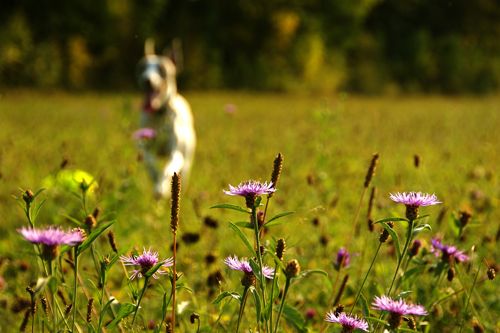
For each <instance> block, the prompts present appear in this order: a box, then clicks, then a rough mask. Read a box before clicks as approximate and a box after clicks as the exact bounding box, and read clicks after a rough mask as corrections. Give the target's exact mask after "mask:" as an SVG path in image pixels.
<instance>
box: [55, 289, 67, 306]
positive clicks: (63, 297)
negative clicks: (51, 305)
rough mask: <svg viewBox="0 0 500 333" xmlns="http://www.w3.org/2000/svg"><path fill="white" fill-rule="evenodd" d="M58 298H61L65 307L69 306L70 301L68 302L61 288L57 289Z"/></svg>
mask: <svg viewBox="0 0 500 333" xmlns="http://www.w3.org/2000/svg"><path fill="white" fill-rule="evenodd" d="M57 296H59V297H60V298H61V300H62V301H63V303H64V305H65V306H66V305H68V301H67V300H66V297H65V296H64V294H63V292H62V290H61V288H57Z"/></svg>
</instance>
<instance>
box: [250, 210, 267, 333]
mask: <svg viewBox="0 0 500 333" xmlns="http://www.w3.org/2000/svg"><path fill="white" fill-rule="evenodd" d="M252 219H253V223H254V230H255V245H256V246H257V251H255V252H257V262H258V264H259V270H260V281H259V286H260V290H261V292H262V303H263V306H264V307H263V308H264V309H265V308H266V297H265V295H266V285H265V283H264V274H263V272H262V257H261V255H260V233H259V221H258V220H257V208H256V207H255V206H254V207H253V208H252ZM266 326H267V323H266Z"/></svg>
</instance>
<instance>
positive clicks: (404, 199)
mask: <svg viewBox="0 0 500 333" xmlns="http://www.w3.org/2000/svg"><path fill="white" fill-rule="evenodd" d="M389 194H390V195H391V200H392V201H395V202H401V203H404V204H405V205H406V218H407V219H408V220H410V221H413V220H415V219H416V218H417V217H418V207H420V206H431V205H437V204H439V203H441V201H438V199H437V197H436V195H435V194H433V195H432V196H431V195H430V194H427V193H426V194H423V193H422V192H408V194H407V193H406V192H403V193H399V192H398V193H396V195H394V194H392V193H389Z"/></svg>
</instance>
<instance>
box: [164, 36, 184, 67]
mask: <svg viewBox="0 0 500 333" xmlns="http://www.w3.org/2000/svg"><path fill="white" fill-rule="evenodd" d="M163 54H164V55H165V56H166V57H168V58H170V60H172V62H173V63H174V65H175V69H176V72H177V75H178V74H179V73H180V72H182V70H183V69H184V57H183V54H182V41H181V39H180V38H174V40H172V45H171V46H170V47H166V48H165V50H163Z"/></svg>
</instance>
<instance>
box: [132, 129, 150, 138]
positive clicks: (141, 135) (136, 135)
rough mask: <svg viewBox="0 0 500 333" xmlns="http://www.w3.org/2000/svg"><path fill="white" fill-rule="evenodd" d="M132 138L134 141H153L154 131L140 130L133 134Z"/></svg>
mask: <svg viewBox="0 0 500 333" xmlns="http://www.w3.org/2000/svg"><path fill="white" fill-rule="evenodd" d="M132 137H133V138H134V139H136V140H140V139H153V138H154V137H156V131H155V130H154V129H152V128H147V127H146V128H141V129H139V130H137V131H135V132H134V134H133V135H132Z"/></svg>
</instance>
